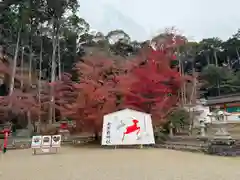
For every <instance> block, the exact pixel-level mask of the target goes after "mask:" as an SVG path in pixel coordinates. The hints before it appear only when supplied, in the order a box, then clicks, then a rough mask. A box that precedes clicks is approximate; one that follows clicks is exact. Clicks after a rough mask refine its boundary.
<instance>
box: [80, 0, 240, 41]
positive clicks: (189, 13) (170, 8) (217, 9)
mask: <svg viewBox="0 0 240 180" xmlns="http://www.w3.org/2000/svg"><path fill="white" fill-rule="evenodd" d="M80 5H81V8H80V10H79V14H80V15H81V16H82V17H84V18H85V19H86V20H87V21H88V22H89V23H90V25H91V26H92V27H93V28H94V29H97V30H99V31H102V32H104V33H106V32H108V31H110V30H113V29H123V30H124V31H125V32H127V33H128V34H129V35H130V36H131V37H132V38H133V39H137V40H144V39H148V38H150V37H151V36H153V35H155V34H156V33H157V32H160V31H161V30H163V29H164V28H166V27H171V26H175V27H176V28H177V29H179V30H181V32H182V33H184V34H185V35H186V36H187V37H189V38H190V39H192V40H200V39H202V38H207V37H213V36H218V37H220V38H222V39H227V38H228V37H229V36H231V35H232V34H233V33H235V32H237V29H238V28H240V13H239V10H238V9H239V7H240V1H239V0H227V1H226V0H171V1H167V0H80Z"/></svg>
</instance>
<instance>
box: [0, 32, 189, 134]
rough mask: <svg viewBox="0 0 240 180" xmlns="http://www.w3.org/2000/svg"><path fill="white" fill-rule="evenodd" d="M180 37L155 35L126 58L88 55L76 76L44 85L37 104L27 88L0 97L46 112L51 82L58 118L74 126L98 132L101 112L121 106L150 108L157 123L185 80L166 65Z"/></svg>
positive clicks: (176, 100)
mask: <svg viewBox="0 0 240 180" xmlns="http://www.w3.org/2000/svg"><path fill="white" fill-rule="evenodd" d="M174 38H175V39H174ZM184 41H185V40H184V39H181V38H179V37H178V39H177V40H176V36H174V34H167V35H166V36H164V37H162V36H161V37H160V40H159V39H157V40H156V43H155V44H154V45H155V46H154V47H151V46H148V47H145V48H144V49H142V53H140V54H139V55H138V56H136V57H135V59H130V60H127V59H125V60H119V59H118V60H115V59H113V58H106V57H105V56H100V55H98V56H96V55H95V56H94V55H93V56H89V57H87V58H85V59H84V60H81V61H79V62H78V63H77V64H76V65H75V67H74V70H75V71H76V72H77V74H78V80H77V81H74V82H73V81H72V80H71V76H70V75H69V74H64V75H63V76H62V78H61V80H58V81H56V82H54V83H50V84H48V85H45V88H46V89H45V91H43V92H41V99H40V100H41V103H40V104H38V101H37V98H36V97H37V96H36V97H34V96H31V95H28V94H21V96H22V97H19V95H20V94H17V96H16V97H15V96H14V97H13V95H12V97H9V98H10V99H9V98H7V97H2V99H0V102H1V103H2V104H4V103H5V104H6V106H7V107H8V105H9V104H11V102H9V101H12V107H14V106H13V105H15V109H17V110H20V111H21V110H23V111H26V110H32V111H33V112H34V111H35V110H36V109H38V110H39V111H44V112H47V111H48V110H47V109H48V108H49V106H50V103H51V96H52V95H51V94H49V89H51V88H52V87H53V89H54V108H55V109H57V110H58V112H60V119H63V118H69V119H72V120H75V121H76V125H77V129H78V131H89V132H95V133H96V132H99V131H101V128H102V120H103V116H104V115H105V114H108V113H111V112H114V111H117V110H120V109H124V108H132V109H136V110H139V111H143V112H147V113H150V114H152V117H153V123H154V125H163V124H164V123H166V118H165V117H166V116H167V115H168V114H169V113H170V112H171V111H172V110H173V109H174V108H175V107H176V106H178V103H179V90H180V88H181V86H182V84H183V82H184V81H186V80H190V79H189V78H188V77H183V76H181V75H180V74H179V72H178V67H177V66H176V67H172V66H171V64H172V63H171V62H172V60H173V59H174V60H175V59H176V56H175V48H176V47H177V45H178V44H181V43H184ZM12 99H13V100H14V102H13V100H12ZM22 106H23V108H24V107H27V109H22ZM29 107H31V108H29Z"/></svg>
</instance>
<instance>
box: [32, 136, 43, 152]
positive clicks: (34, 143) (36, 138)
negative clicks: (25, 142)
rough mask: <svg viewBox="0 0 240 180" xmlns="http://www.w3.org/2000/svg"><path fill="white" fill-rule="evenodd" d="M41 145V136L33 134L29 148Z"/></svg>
mask: <svg viewBox="0 0 240 180" xmlns="http://www.w3.org/2000/svg"><path fill="white" fill-rule="evenodd" d="M41 145H42V136H33V137H32V143H31V148H33V149H38V148H41Z"/></svg>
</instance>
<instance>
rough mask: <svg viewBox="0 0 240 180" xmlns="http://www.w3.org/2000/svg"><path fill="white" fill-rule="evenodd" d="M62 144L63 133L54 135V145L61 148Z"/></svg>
mask: <svg viewBox="0 0 240 180" xmlns="http://www.w3.org/2000/svg"><path fill="white" fill-rule="evenodd" d="M60 146H61V135H53V136H52V147H53V148H60Z"/></svg>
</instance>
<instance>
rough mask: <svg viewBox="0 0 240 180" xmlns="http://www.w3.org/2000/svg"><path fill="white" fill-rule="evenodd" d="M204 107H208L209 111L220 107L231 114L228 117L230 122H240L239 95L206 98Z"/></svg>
mask: <svg viewBox="0 0 240 180" xmlns="http://www.w3.org/2000/svg"><path fill="white" fill-rule="evenodd" d="M206 105H207V106H209V108H210V111H212V110H214V109H216V108H218V107H220V109H222V110H224V111H226V112H228V113H231V115H230V116H229V117H228V119H229V120H230V121H240V93H238V94H231V95H225V96H218V97H211V98H208V99H207V101H206Z"/></svg>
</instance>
